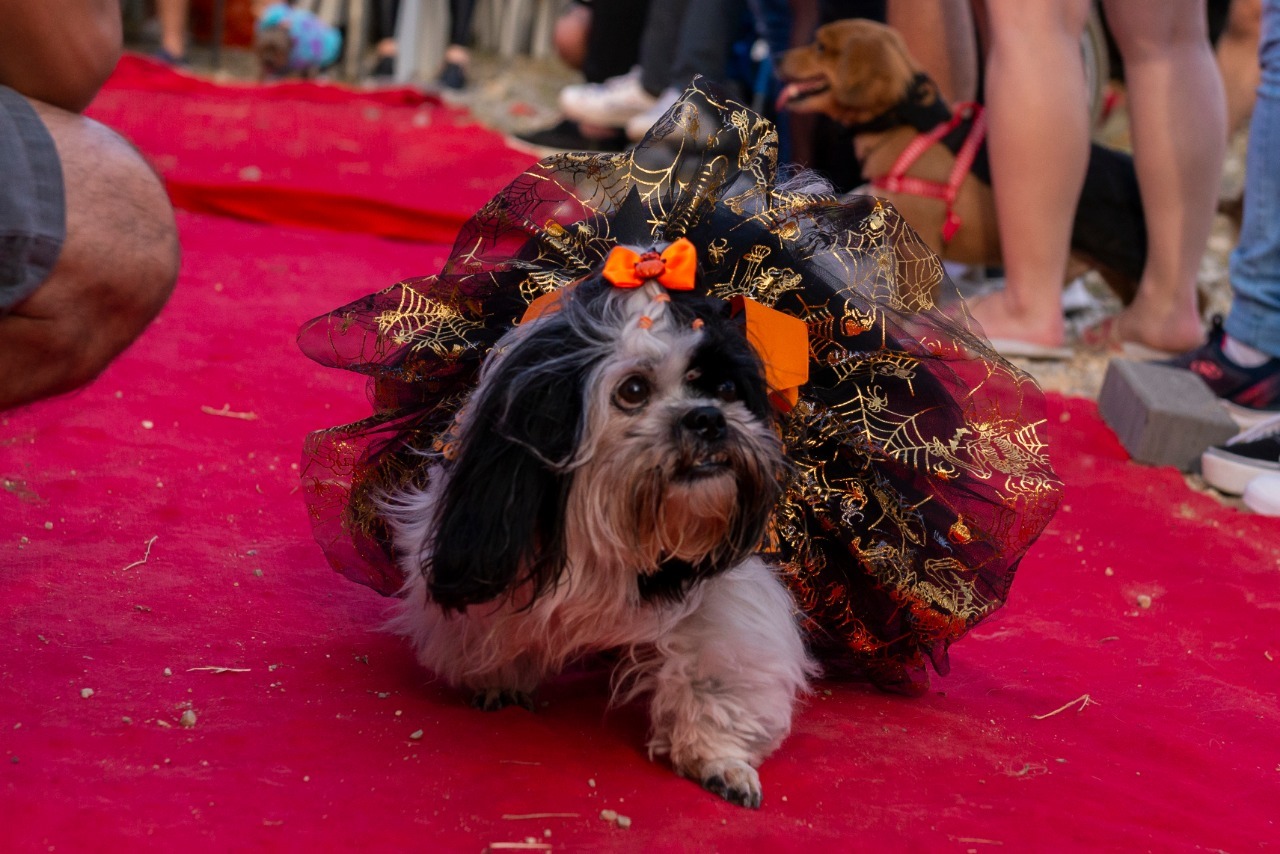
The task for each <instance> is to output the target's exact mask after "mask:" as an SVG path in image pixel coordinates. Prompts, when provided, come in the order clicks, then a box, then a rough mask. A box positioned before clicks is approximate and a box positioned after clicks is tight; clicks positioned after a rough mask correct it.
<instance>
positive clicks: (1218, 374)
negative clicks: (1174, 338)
mask: <svg viewBox="0 0 1280 854" xmlns="http://www.w3.org/2000/svg"><path fill="white" fill-rule="evenodd" d="M1226 338H1227V332H1226V330H1225V329H1224V328H1223V325H1222V317H1221V316H1217V317H1214V318H1213V326H1212V328H1211V329H1210V330H1209V340H1208V341H1206V342H1205V343H1204V344H1202V345H1200V346H1199V347H1197V348H1195V349H1194V350H1191V351H1189V352H1186V353H1183V354H1182V355H1180V356H1175V357H1174V358H1172V359H1169V360H1168V361H1167V362H1165V364H1168V365H1172V366H1174V367H1178V368H1186V369H1187V370H1189V371H1191V372H1192V373H1195V374H1199V375H1200V377H1201V378H1202V379H1203V380H1204V381H1205V383H1206V384H1207V385H1208V386H1209V389H1210V390H1211V391H1212V392H1213V393H1214V394H1216V395H1217V396H1218V397H1219V398H1221V400H1222V402H1223V406H1225V407H1226V409H1227V411H1228V412H1229V413H1230V415H1231V417H1232V418H1234V419H1235V420H1236V423H1237V424H1240V425H1241V426H1245V427H1248V426H1251V425H1253V424H1257V423H1258V422H1260V421H1262V420H1265V419H1268V418H1270V417H1272V416H1275V415H1280V359H1277V358H1274V357H1273V358H1270V359H1268V360H1267V361H1265V362H1263V363H1262V364H1260V365H1256V366H1254V367H1245V366H1243V365H1240V364H1238V363H1237V362H1234V361H1232V360H1231V358H1230V357H1228V356H1227V354H1226V353H1225V352H1223V344H1224V343H1225V341H1226Z"/></svg>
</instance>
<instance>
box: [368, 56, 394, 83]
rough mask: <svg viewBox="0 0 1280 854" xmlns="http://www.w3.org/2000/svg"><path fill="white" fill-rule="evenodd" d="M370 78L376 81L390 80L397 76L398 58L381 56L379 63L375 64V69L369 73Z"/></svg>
mask: <svg viewBox="0 0 1280 854" xmlns="http://www.w3.org/2000/svg"><path fill="white" fill-rule="evenodd" d="M369 76H370V77H372V78H373V79H375V80H390V79H391V78H392V77H395V76H396V58H395V57H394V56H380V57H378V61H377V62H375V63H374V64H373V69H372V70H371V71H370V72H369Z"/></svg>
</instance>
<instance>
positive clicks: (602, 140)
mask: <svg viewBox="0 0 1280 854" xmlns="http://www.w3.org/2000/svg"><path fill="white" fill-rule="evenodd" d="M516 139H519V140H521V141H523V142H527V143H529V144H530V145H536V146H539V147H540V148H556V149H559V150H561V151H622V150H623V149H624V148H626V147H627V145H628V144H629V143H628V142H627V135H626V134H625V133H623V132H622V131H621V130H617V129H614V130H613V131H612V132H611V133H610V135H608V136H604V137H594V136H588V135H587V134H584V133H583V132H582V130H581V129H580V128H579V127H578V123H577V122H575V121H574V120H573V119H564V120H562V121H561V122H560V123H559V124H556V125H552V126H551V127H549V128H543V129H542V130H535V131H529V132H528V133H518V134H516Z"/></svg>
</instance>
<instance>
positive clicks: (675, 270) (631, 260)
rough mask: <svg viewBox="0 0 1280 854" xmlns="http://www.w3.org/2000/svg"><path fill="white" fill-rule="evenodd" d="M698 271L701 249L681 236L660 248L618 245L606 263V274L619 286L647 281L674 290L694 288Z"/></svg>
mask: <svg viewBox="0 0 1280 854" xmlns="http://www.w3.org/2000/svg"><path fill="white" fill-rule="evenodd" d="M697 271H698V251H697V250H696V249H694V247H693V242H692V241H691V240H689V238H687V237H681V238H680V239H679V240H677V241H675V242H674V243H672V244H671V245H670V246H668V247H667V248H666V249H663V250H662V251H661V252H645V253H643V254H641V253H637V252H636V251H634V250H632V249H628V248H627V247H625V246H615V247H613V251H612V252H610V253H609V258H608V260H606V261H605V263H604V274H603V275H604V277H605V278H606V279H608V280H609V281H610V282H613V284H614V285H615V286H617V287H619V288H638V287H640V286H641V285H643V284H644V283H645V282H648V281H656V282H658V284H660V285H662V286H663V287H665V288H666V289H667V290H671V291H691V290H693V283H694V279H695V277H696V275H697Z"/></svg>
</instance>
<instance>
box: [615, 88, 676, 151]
mask: <svg viewBox="0 0 1280 854" xmlns="http://www.w3.org/2000/svg"><path fill="white" fill-rule="evenodd" d="M682 94H683V93H682V92H681V90H679V89H674V88H668V89H663V90H662V94H661V95H659V96H658V100H656V101H654V102H653V106H652V107H650V108H649V109H647V110H645V111H644V112H643V113H637V114H635V115H634V116H632V117H631V119H630V120H629V121H628V122H627V128H626V130H627V139H629V140H631V141H632V142H639V141H640V140H641V139H643V138H644V135H645V134H646V133H648V132H649V128H651V127H653V126H654V125H655V124H657V123H658V119H660V118H662V117H663V116H665V115H666V114H667V110H669V109H671V108H672V107H673V106H675V103H676V101H679V100H680V96H681V95H682Z"/></svg>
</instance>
